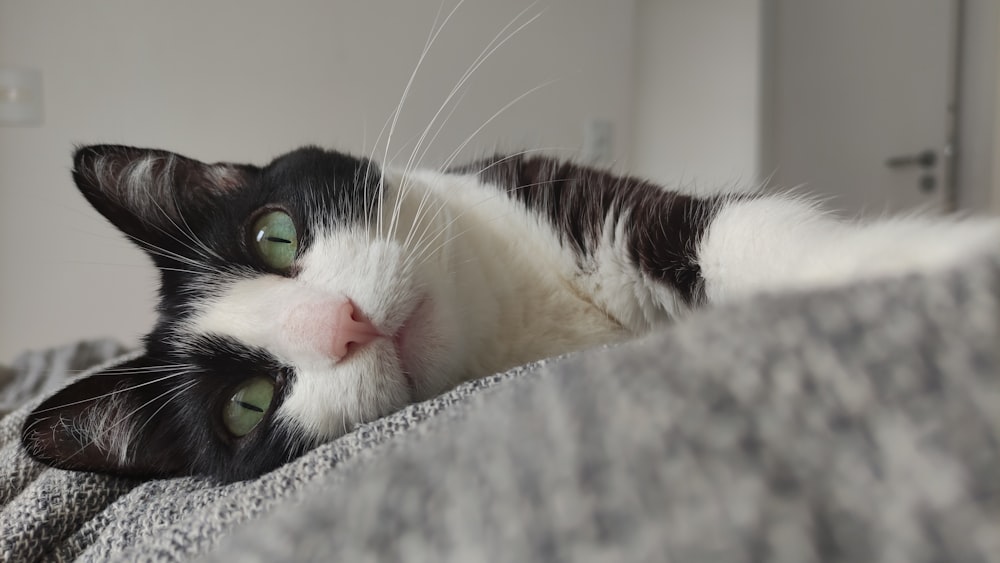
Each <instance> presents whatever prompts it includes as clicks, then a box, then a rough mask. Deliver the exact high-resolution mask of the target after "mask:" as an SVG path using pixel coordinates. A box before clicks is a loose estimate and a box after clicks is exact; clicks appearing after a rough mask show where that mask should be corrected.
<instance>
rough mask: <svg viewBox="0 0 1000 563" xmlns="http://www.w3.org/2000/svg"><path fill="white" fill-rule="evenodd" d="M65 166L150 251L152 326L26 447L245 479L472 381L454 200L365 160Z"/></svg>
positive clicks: (30, 434) (54, 402)
mask: <svg viewBox="0 0 1000 563" xmlns="http://www.w3.org/2000/svg"><path fill="white" fill-rule="evenodd" d="M73 177H74V179H75V181H76V184H77V186H78V187H79V189H80V191H81V192H82V193H83V195H84V196H85V197H86V198H87V200H88V201H89V202H90V203H91V204H92V205H93V206H94V207H95V208H96V209H97V210H98V211H99V212H100V213H101V214H103V215H104V216H105V217H106V218H107V219H109V220H110V221H111V222H112V223H114V224H115V225H116V226H117V227H118V228H119V229H120V230H121V231H122V232H124V233H125V234H126V235H127V236H128V237H129V238H130V239H132V240H133V241H134V242H135V243H136V244H138V245H139V246H140V247H141V248H143V249H144V250H145V251H146V252H147V253H148V254H149V256H150V257H151V258H152V259H153V261H154V262H155V264H156V266H157V267H158V269H159V271H160V278H161V288H160V303H159V319H158V321H157V324H156V326H155V327H154V328H153V330H152V331H151V332H150V333H149V334H148V335H147V336H146V338H145V347H144V351H142V352H141V353H139V354H137V355H136V356H134V357H132V358H131V359H129V360H127V361H125V362H124V363H121V364H119V365H115V366H114V367H111V368H108V369H104V370H102V371H100V372H98V373H96V374H94V375H91V376H89V377H86V378H84V379H81V380H78V381H75V382H73V383H72V384H70V385H69V386H68V387H66V388H65V389H63V390H61V391H60V392H58V393H57V394H55V395H54V396H52V397H50V398H49V399H48V400H46V401H45V402H43V403H42V404H41V405H40V406H39V407H38V408H37V409H35V410H34V412H32V413H31V414H30V415H29V417H28V419H27V421H26V423H25V427H24V432H23V442H24V445H25V446H26V448H27V450H28V451H29V452H30V453H31V454H32V455H33V456H34V457H35V458H37V459H39V460H41V461H43V462H45V463H48V464H50V465H54V466H57V467H62V468H67V469H79V470H90V471H103V472H113V473H119V474H127V475H173V474H185V473H198V474H209V475H213V476H216V477H218V478H220V479H223V480H236V479H244V478H247V477H251V476H255V475H258V474H260V473H262V472H264V471H266V470H269V469H272V468H274V467H276V466H278V465H280V464H281V463H283V462H285V461H287V460H289V459H291V458H294V457H296V456H297V455H299V454H301V453H302V452H303V451H305V450H307V449H309V448H311V447H313V446H315V445H316V444H319V443H321V442H324V441H327V440H329V439H331V438H334V437H336V436H339V435H340V434H343V433H344V432H346V431H348V430H350V429H351V427H352V426H354V425H356V424H357V423H359V422H362V421H369V420H372V419H374V418H376V417H379V416H382V415H384V414H386V413H388V412H391V411H393V410H396V409H398V408H400V407H402V406H404V405H406V404H408V403H410V402H413V401H416V400H422V399H425V398H428V397H430V396H433V395H435V394H437V393H439V392H441V391H442V390H444V389H447V388H448V387H451V386H453V385H454V384H455V383H457V382H458V381H460V380H461V379H462V378H463V375H464V374H463V373H461V372H462V370H463V366H462V354H463V350H465V348H466V346H465V342H464V341H463V338H466V336H467V335H465V331H464V329H463V328H462V327H461V326H460V321H459V318H460V316H461V315H462V314H463V312H462V311H461V310H460V308H458V307H456V305H455V304H454V303H451V302H450V301H453V300H454V299H453V293H454V287H453V286H452V285H453V283H454V282H453V280H452V279H450V278H449V276H448V275H447V273H448V272H449V271H450V270H451V265H450V261H451V260H452V259H453V257H451V256H449V252H448V246H447V245H445V244H442V241H443V240H445V239H447V238H448V237H449V236H450V234H449V233H448V232H447V231H448V225H449V224H450V223H449V220H448V212H447V210H444V209H442V207H441V205H439V204H438V203H437V202H436V201H435V199H434V197H433V195H432V194H426V193H425V192H422V191H420V190H419V189H416V188H412V189H408V187H407V186H402V187H401V186H400V185H399V182H398V181H394V180H392V179H387V178H385V177H384V176H383V174H382V173H381V171H380V169H379V167H378V166H376V165H375V164H373V163H371V162H370V161H368V160H365V159H358V158H353V157H350V156H347V155H344V154H340V153H336V152H327V151H323V150H320V149H316V148H303V149H299V150H296V151H294V152H291V153H288V154H286V155H284V156H281V157H279V158H277V159H275V160H274V161H272V162H271V163H270V164H269V165H267V166H265V167H256V166H249V165H242V164H228V163H218V164H206V163H202V162H199V161H196V160H193V159H190V158H186V157H184V156H180V155H177V154H173V153H169V152H166V151H160V150H151V149H138V148H133V147H123V146H91V147H84V148H81V149H79V150H78V151H77V152H76V155H75V157H74V171H73ZM404 192H406V193H404ZM107 306H108V307H114V306H115V304H114V303H108V304H107Z"/></svg>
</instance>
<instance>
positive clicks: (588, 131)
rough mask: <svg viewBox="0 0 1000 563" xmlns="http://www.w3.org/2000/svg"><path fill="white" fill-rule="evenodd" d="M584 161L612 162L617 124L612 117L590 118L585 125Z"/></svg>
mask: <svg viewBox="0 0 1000 563" xmlns="http://www.w3.org/2000/svg"><path fill="white" fill-rule="evenodd" d="M581 152H582V154H581V156H582V157H583V161H584V162H585V163H587V164H596V165H606V164H611V159H613V158H614V154H615V125H614V123H612V122H611V120H610V119H601V118H594V119H588V120H587V121H586V122H584V125H583V151H581Z"/></svg>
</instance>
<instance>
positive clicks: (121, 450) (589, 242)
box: [23, 146, 1000, 481]
mask: <svg viewBox="0 0 1000 563" xmlns="http://www.w3.org/2000/svg"><path fill="white" fill-rule="evenodd" d="M73 177H74V179H75V181H76V184H77V186H78V187H79V189H80V191H81V192H82V193H83V195H84V196H85V197H86V198H87V200H88V201H89V202H90V203H91V204H92V205H93V206H94V207H95V208H96V209H97V210H98V211H99V212H100V213H102V214H103V215H104V216H105V217H106V218H107V219H109V220H110V221H111V222H112V223H114V224H115V225H116V226H117V227H118V228H119V229H121V230H122V231H123V232H124V233H125V235H127V236H128V237H129V238H131V239H132V240H133V241H134V242H135V243H136V244H138V245H139V246H140V247H142V248H143V249H144V250H145V251H146V252H147V253H148V254H149V256H150V257H151V258H152V259H153V261H154V262H155V264H156V266H157V267H158V268H159V271H160V278H161V287H160V303H159V320H158V321H157V323H156V325H155V326H154V327H153V329H152V331H151V332H150V333H149V334H148V335H147V336H146V338H145V343H144V349H143V350H142V351H141V352H140V353H137V354H135V355H134V356H133V357H131V358H130V359H129V360H128V361H126V362H124V363H122V364H119V365H116V366H114V367H111V368H107V369H105V370H103V371H100V372H99V373H97V374H95V375H92V376H90V377H87V378H84V379H81V380H78V381H75V382H73V383H72V384H70V385H69V386H68V387H66V388H65V389H63V390H61V391H59V392H57V393H56V394H55V395H54V396H52V397H50V398H49V399H48V400H46V401H45V402H43V403H42V404H41V405H40V406H39V407H38V408H37V409H36V410H35V411H34V412H33V413H31V415H30V416H29V417H28V419H27V421H26V423H25V426H24V431H23V443H24V446H25V447H26V449H27V451H29V452H30V453H31V455H32V456H34V457H35V458H36V459H38V460H41V461H42V462H45V463H47V464H51V465H54V466H56V467H61V468H67V469H78V470H91V471H104V472H113V473H118V474H126V475H139V476H165V475H177V474H191V473H194V474H207V475H210V476H214V477H216V478H218V479H220V480H225V481H230V480H240V479H246V478H249V477H253V476H256V475H259V474H261V473H263V472H265V471H268V470H270V469H272V468H274V467H276V466H278V465H280V464H282V463H284V462H286V461H288V460H290V459H293V458H295V457H297V456H299V455H301V454H302V453H303V452H305V451H306V450H308V449H310V448H312V447H315V446H316V445H318V444H320V443H322V442H325V441H328V440H331V439H333V438H336V437H337V436H339V435H342V434H344V433H346V432H349V431H350V430H351V429H352V427H353V426H355V425H356V424H358V423H361V422H364V421H370V420H373V419H375V418H377V417H380V416H383V415H385V414H387V413H391V412H393V411H395V410H397V409H399V408H401V407H403V406H405V405H407V404H409V403H412V402H415V401H422V400H425V399H428V398H430V397H433V396H435V395H437V394H439V393H441V392H443V391H445V390H447V389H449V388H451V387H453V386H455V385H456V384H458V383H460V382H462V381H465V380H468V379H472V378H478V377H482V376H486V375H488V374H491V373H494V372H498V371H501V370H504V369H506V368H509V367H512V366H514V365H517V364H522V363H525V362H528V361H531V360H535V359H539V358H543V357H546V356H552V355H556V354H561V353H565V352H569V351H572V350H577V349H581V348H586V347H589V346H594V345H598V344H602V343H607V342H615V341H621V340H623V339H626V338H631V337H635V336H637V335H641V334H643V333H646V332H648V331H650V330H651V329H653V328H655V327H658V326H662V325H664V324H666V323H669V322H671V321H672V320H673V319H676V318H678V317H679V316H681V315H683V314H684V313H685V311H688V310H690V309H692V308H695V307H699V306H703V305H705V304H714V303H719V302H724V301H729V300H735V299H743V298H746V297H748V296H752V295H755V294H758V293H761V292H767V291H787V290H795V289H804V288H814V287H822V286H831V285H837V284H843V283H848V282H854V281H858V280H864V279H869V278H877V277H884V276H891V275H900V274H905V273H910V272H923V271H930V270H935V269H940V268H944V267H946V266H948V265H950V264H954V263H956V262H959V261H961V260H964V259H966V258H969V257H973V256H975V255H977V254H980V253H983V252H986V251H987V250H988V249H990V248H996V247H997V245H998V244H1000V224H998V223H997V222H995V221H990V220H962V221H959V220H949V219H940V218H938V219H921V218H913V217H911V218H904V219H890V220H883V221H879V222H874V223H867V224H862V223H858V222H846V221H841V220H838V219H836V218H834V217H832V216H829V215H826V214H824V213H823V212H822V211H820V210H818V209H817V208H816V207H815V206H814V205H812V204H810V203H808V202H806V201H803V200H802V199H801V198H798V199H797V198H791V197H789V196H781V195H760V194H758V195H751V194H733V195H723V196H712V197H695V196H692V195H685V194H681V193H676V192H673V191H670V190H668V189H665V188H663V187H661V186H657V185H654V184H651V183H648V182H645V181H642V180H639V179H636V178H630V177H624V176H617V175H613V174H611V173H609V172H606V171H601V170H597V169H591V168H587V167H583V166H579V165H576V164H572V163H569V162H561V161H557V160H553V159H551V158H548V157H543V156H527V155H524V154H513V155H500V156H495V157H493V158H489V159H486V160H483V161H480V162H476V163H473V164H470V165H468V166H465V167H463V168H460V169H454V170H450V171H447V172H438V171H431V170H426V171H412V170H408V171H405V172H401V171H395V170H391V169H383V168H381V167H380V166H378V165H377V164H376V163H374V162H371V161H370V160H367V159H362V158H355V157H352V156H349V155H346V154H341V153H338V152H329V151H325V150H321V149H318V148H312V147H307V148H302V149H299V150H295V151H293V152H290V153H288V154H285V155H283V156H280V157H278V158H276V159H275V160H274V161H272V162H271V163H270V164H268V165H267V166H264V167H256V166H250V165H244V164H227V163H219V164H205V163H202V162H199V161H196V160H193V159H190V158H187V157H184V156H180V155H177V154H173V153H170V152H166V151H162V150H153V149H140V148H133V147H125V146H90V147H84V148H81V149H79V150H78V151H77V152H76V154H75V157H74V172H73ZM664 361H669V360H668V359H665V360H664Z"/></svg>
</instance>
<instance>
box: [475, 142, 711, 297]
mask: <svg viewBox="0 0 1000 563" xmlns="http://www.w3.org/2000/svg"><path fill="white" fill-rule="evenodd" d="M459 171H461V172H465V173H475V174H478V175H479V176H480V177H481V178H482V179H483V181H485V182H488V183H491V184H495V185H498V186H500V187H501V188H502V189H504V190H505V191H506V192H508V193H509V194H511V195H512V196H513V197H515V198H516V199H517V200H519V201H521V202H522V203H524V205H525V206H526V207H528V208H529V209H531V210H534V211H536V212H538V213H540V214H542V216H544V217H546V218H547V219H548V220H549V222H550V224H552V225H553V227H554V228H555V229H556V230H557V232H558V233H559V235H560V236H561V237H562V240H563V243H564V244H566V245H567V246H568V247H569V248H570V249H572V250H573V251H574V252H575V253H576V255H577V256H578V258H579V261H580V265H581V267H585V262H586V260H587V259H589V258H591V257H592V255H593V252H594V250H595V249H596V248H597V245H598V244H599V242H600V240H601V237H602V236H603V235H604V229H605V226H606V225H607V224H609V223H614V222H616V220H617V219H618V218H620V217H626V216H627V220H628V229H627V237H628V240H627V243H626V244H627V248H628V250H629V257H630V258H631V259H632V260H633V261H634V262H635V263H636V264H637V265H638V266H639V268H640V270H641V271H642V272H643V273H645V274H646V275H648V276H650V277H651V278H652V279H654V280H656V281H658V282H662V283H665V284H668V285H669V286H670V287H672V288H673V289H675V290H676V291H677V292H678V294H679V295H680V296H681V298H682V299H684V301H685V302H686V303H687V304H688V305H696V304H700V303H702V302H703V301H704V291H703V280H702V277H701V270H700V268H699V266H698V260H697V255H696V249H697V245H698V243H699V242H700V241H701V238H702V236H703V235H704V231H705V228H706V227H707V226H708V224H709V223H710V222H711V220H712V218H713V217H714V215H715V213H716V212H717V210H718V208H719V202H718V201H717V200H715V199H711V198H706V199H697V198H694V197H691V196H687V195H684V194H680V193H677V192H671V191H667V190H665V189H663V188H661V187H659V186H657V185H655V184H652V183H650V182H647V181H644V180H640V179H638V178H633V177H629V176H616V175H614V174H611V173H610V172H607V171H605V170H598V169H595V168H590V167H587V166H581V165H578V164H573V163H569V162H563V161H559V160H555V159H552V158H548V157H541V156H524V155H514V156H503V155H497V156H494V157H493V158H491V159H487V160H483V161H481V162H478V163H475V164H473V165H470V166H466V167H463V168H460V169H459ZM609 220H610V221H609ZM610 234H611V235H612V240H614V233H610Z"/></svg>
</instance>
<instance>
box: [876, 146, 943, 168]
mask: <svg viewBox="0 0 1000 563" xmlns="http://www.w3.org/2000/svg"><path fill="white" fill-rule="evenodd" d="M937 159H938V156H937V153H936V152H934V151H933V150H931V149H927V150H925V151H921V152H918V153H916V154H901V155H899V156H893V157H889V158H887V159H885V165H886V166H888V167H889V168H905V167H908V166H919V167H920V168H923V169H924V170H927V169H929V168H933V167H934V165H935V164H937Z"/></svg>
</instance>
